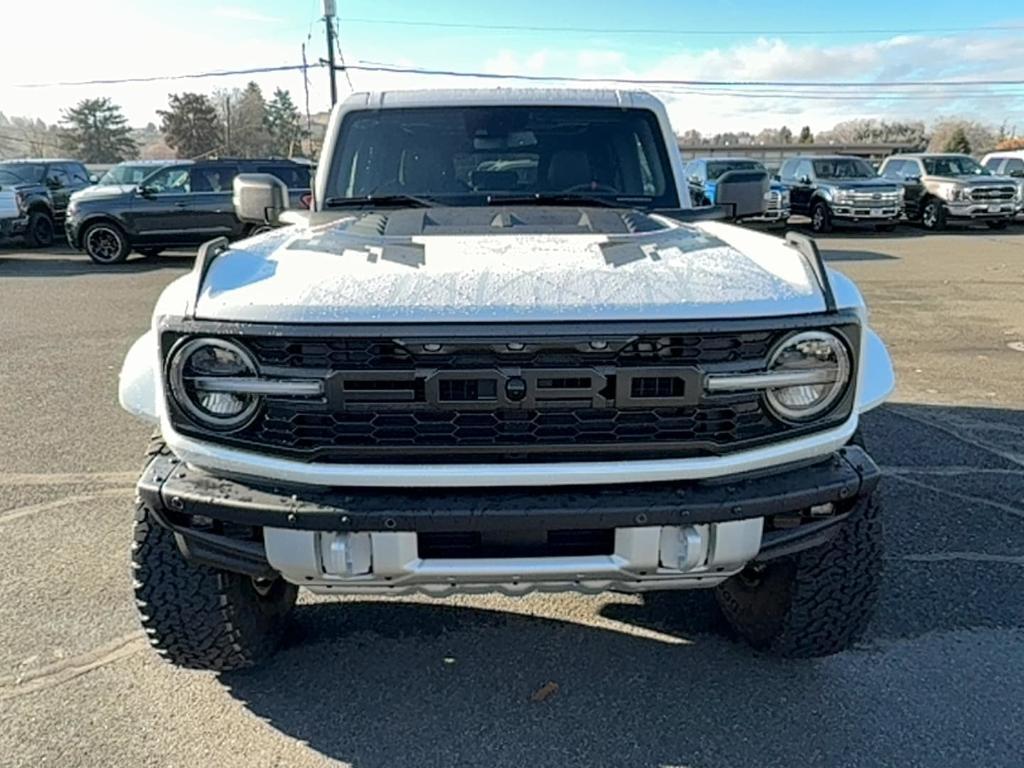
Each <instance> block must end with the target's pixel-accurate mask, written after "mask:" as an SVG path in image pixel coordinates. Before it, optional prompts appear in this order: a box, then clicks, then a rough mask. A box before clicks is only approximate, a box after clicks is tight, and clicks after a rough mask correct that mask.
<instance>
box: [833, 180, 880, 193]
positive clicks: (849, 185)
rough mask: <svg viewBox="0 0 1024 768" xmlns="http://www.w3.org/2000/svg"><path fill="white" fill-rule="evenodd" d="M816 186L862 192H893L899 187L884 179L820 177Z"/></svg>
mask: <svg viewBox="0 0 1024 768" xmlns="http://www.w3.org/2000/svg"><path fill="white" fill-rule="evenodd" d="M818 186H820V187H828V188H829V189H852V190H856V191H863V192H895V191H897V190H898V189H899V185H898V184H895V183H893V182H891V181H887V180H886V179H821V180H820V181H819V182H818Z"/></svg>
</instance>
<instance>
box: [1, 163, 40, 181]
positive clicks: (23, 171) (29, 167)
mask: <svg viewBox="0 0 1024 768" xmlns="http://www.w3.org/2000/svg"><path fill="white" fill-rule="evenodd" d="M45 169H46V166H44V165H43V164H42V163H0V172H3V173H4V174H6V175H7V176H8V177H10V176H13V177H14V179H16V180H14V179H8V181H7V183H8V184H24V183H25V182H26V181H29V182H33V183H35V184H39V183H41V182H42V180H43V171H44V170H45Z"/></svg>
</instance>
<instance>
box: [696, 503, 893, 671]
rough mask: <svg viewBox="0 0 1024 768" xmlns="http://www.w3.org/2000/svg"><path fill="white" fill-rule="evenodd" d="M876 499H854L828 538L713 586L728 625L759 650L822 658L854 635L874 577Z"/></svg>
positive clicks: (874, 589) (871, 597)
mask: <svg viewBox="0 0 1024 768" xmlns="http://www.w3.org/2000/svg"><path fill="white" fill-rule="evenodd" d="M882 550H883V542H882V519H881V505H880V503H879V501H878V498H877V497H876V496H868V497H863V498H861V499H858V500H857V502H856V505H855V506H854V509H853V511H852V512H851V513H850V516H849V517H848V518H847V519H846V521H845V522H844V523H842V528H841V529H840V530H839V531H838V532H837V533H836V535H835V537H834V538H833V539H831V540H830V541H829V542H828V543H826V544H823V545H822V546H820V547H815V548H814V549H809V550H807V551H805V552H801V553H799V554H797V555H794V556H792V557H787V558H780V559H779V560H775V561H769V562H768V563H765V564H764V565H763V566H760V567H759V566H752V567H748V568H747V569H746V570H745V571H744V572H743V573H741V574H738V575H736V576H733V577H732V578H730V579H728V580H727V581H725V582H724V583H722V584H721V585H719V586H718V588H717V589H716V590H715V592H716V597H717V598H718V605H719V607H720V608H721V610H722V613H723V614H724V615H725V618H726V620H727V621H728V623H729V625H730V626H731V627H732V628H733V630H735V632H736V633H737V634H738V635H740V636H741V637H742V638H743V639H745V640H746V641H747V642H748V643H750V644H751V645H752V646H754V647H755V648H757V649H759V650H763V651H767V652H769V653H772V654H774V655H777V656H783V657H787V658H813V657H817V656H829V655H831V654H834V653H839V652H840V651H843V650H846V649H847V648H849V647H850V646H851V645H853V644H854V643H855V642H856V641H857V640H859V639H860V637H861V635H862V634H863V633H864V629H865V628H866V627H867V625H868V622H869V621H870V619H871V616H872V613H873V611H874V606H875V602H876V599H877V597H878V590H879V585H880V583H881V578H882Z"/></svg>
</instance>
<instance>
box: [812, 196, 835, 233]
mask: <svg viewBox="0 0 1024 768" xmlns="http://www.w3.org/2000/svg"><path fill="white" fill-rule="evenodd" d="M811 229H812V230H814V232H815V233H817V234H826V233H828V232H831V231H832V213H831V212H830V211H829V209H828V205H826V204H825V202H824V201H823V200H818V201H816V202H815V203H814V205H813V206H811Z"/></svg>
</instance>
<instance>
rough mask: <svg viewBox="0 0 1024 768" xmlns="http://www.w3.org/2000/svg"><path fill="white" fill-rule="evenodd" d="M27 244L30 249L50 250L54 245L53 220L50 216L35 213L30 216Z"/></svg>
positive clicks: (38, 212) (26, 230)
mask: <svg viewBox="0 0 1024 768" xmlns="http://www.w3.org/2000/svg"><path fill="white" fill-rule="evenodd" d="M25 243H26V244H27V245H28V247H29V248H49V247H50V246H51V245H53V219H52V218H50V214H48V213H46V212H45V211H33V212H32V213H30V214H29V215H28V227H27V228H26V229H25Z"/></svg>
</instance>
